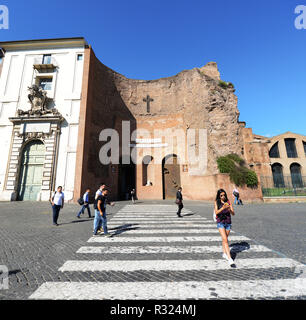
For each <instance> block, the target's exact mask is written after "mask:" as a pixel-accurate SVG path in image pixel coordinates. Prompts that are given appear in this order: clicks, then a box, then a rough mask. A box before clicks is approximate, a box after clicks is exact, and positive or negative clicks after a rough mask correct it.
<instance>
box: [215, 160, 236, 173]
mask: <svg viewBox="0 0 306 320" xmlns="http://www.w3.org/2000/svg"><path fill="white" fill-rule="evenodd" d="M217 164H218V168H219V171H220V172H221V173H230V172H231V171H233V170H234V169H235V163H234V162H233V161H232V160H231V159H229V158H228V157H219V158H218V159H217Z"/></svg>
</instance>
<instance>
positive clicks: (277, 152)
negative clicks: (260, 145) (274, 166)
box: [269, 142, 279, 158]
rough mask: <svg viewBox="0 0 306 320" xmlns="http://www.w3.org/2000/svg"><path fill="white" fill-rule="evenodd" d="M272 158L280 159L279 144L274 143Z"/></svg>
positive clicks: (271, 152)
mask: <svg viewBox="0 0 306 320" xmlns="http://www.w3.org/2000/svg"><path fill="white" fill-rule="evenodd" d="M269 157H270V158H279V150H278V142H276V143H274V145H273V146H272V148H271V149H270V152H269Z"/></svg>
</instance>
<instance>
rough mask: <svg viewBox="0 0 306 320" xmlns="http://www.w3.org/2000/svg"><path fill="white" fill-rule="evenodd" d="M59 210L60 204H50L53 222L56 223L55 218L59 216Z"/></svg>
mask: <svg viewBox="0 0 306 320" xmlns="http://www.w3.org/2000/svg"><path fill="white" fill-rule="evenodd" d="M60 210H61V206H58V205H56V204H55V205H54V206H52V211H53V223H56V224H57V219H58V216H59V212H60Z"/></svg>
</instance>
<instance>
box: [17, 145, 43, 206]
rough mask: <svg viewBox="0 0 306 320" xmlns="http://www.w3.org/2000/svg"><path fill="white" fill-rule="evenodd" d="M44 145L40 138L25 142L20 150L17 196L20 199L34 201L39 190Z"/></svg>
mask: <svg viewBox="0 0 306 320" xmlns="http://www.w3.org/2000/svg"><path fill="white" fill-rule="evenodd" d="M44 158H45V146H44V144H43V142H42V141H40V140H33V141H31V142H29V143H27V144H26V145H25V146H24V148H23V151H22V156H21V163H20V175H19V183H18V197H17V200H20V201H36V200H37V195H38V193H39V192H40V191H41V184H42V172H43V165H44Z"/></svg>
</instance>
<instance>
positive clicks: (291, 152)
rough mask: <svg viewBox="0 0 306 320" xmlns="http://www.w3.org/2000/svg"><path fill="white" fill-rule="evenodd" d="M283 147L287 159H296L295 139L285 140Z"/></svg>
mask: <svg viewBox="0 0 306 320" xmlns="http://www.w3.org/2000/svg"><path fill="white" fill-rule="evenodd" d="M285 145H286V150H287V156H288V158H297V152H296V147H295V139H294V138H288V139H285Z"/></svg>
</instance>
